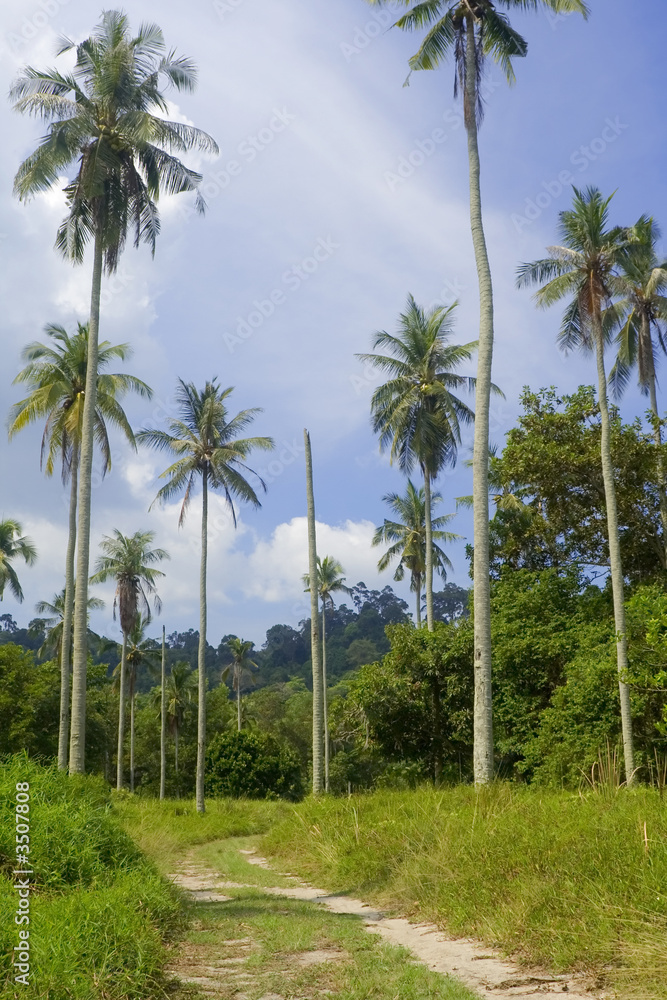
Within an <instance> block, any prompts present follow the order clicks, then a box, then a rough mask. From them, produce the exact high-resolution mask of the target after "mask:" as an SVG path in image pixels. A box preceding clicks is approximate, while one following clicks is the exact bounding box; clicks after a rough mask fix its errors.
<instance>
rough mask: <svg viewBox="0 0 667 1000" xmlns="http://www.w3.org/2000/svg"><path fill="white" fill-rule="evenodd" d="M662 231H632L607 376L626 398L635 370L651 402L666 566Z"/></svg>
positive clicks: (666, 308) (615, 278)
mask: <svg viewBox="0 0 667 1000" xmlns="http://www.w3.org/2000/svg"><path fill="white" fill-rule="evenodd" d="M660 235H661V234H660V230H659V228H658V226H657V225H656V223H655V222H654V221H653V219H649V218H647V217H646V216H642V217H641V218H640V219H639V221H638V222H637V223H636V224H635V225H634V226H633V228H632V230H631V233H630V242H629V244H628V246H627V247H626V249H625V250H624V252H623V253H622V254H621V257H620V260H619V267H618V271H617V273H616V274H614V275H612V277H611V280H610V287H611V289H612V291H613V293H614V295H616V296H618V297H619V298H618V300H617V301H616V302H615V303H614V304H613V306H612V307H611V309H610V310H609V312H608V316H607V317H606V318H607V319H608V320H610V321H611V322H613V323H615V325H617V326H618V328H619V330H618V338H617V344H618V355H617V358H616V363H615V364H614V367H613V368H612V370H611V372H610V375H609V383H610V385H611V387H612V391H613V393H614V395H615V396H616V397H617V398H618V397H619V396H621V395H622V393H623V391H624V389H625V387H626V385H627V384H628V381H629V380H630V373H631V371H632V369H633V368H635V367H636V368H637V374H638V380H639V388H640V389H641V391H642V393H644V395H646V396H648V397H649V400H650V406H651V413H652V414H653V428H654V435H655V443H656V447H657V462H656V464H657V469H658V480H659V484H660V516H661V520H662V536H663V544H664V546H665V564H666V565H667V495H666V492H665V470H664V464H663V460H662V431H661V427H660V414H659V412H658V398H657V392H656V367H657V359H656V354H657V353H658V352H659V351H660V352H662V353H665V352H667V342H666V341H665V331H664V329H663V326H662V324H663V323H664V322H665V321H667V295H666V293H667V261H663V260H661V259H660V258H659V257H658V252H657V243H658V240H659V239H660Z"/></svg>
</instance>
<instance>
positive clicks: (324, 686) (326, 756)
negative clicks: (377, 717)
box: [322, 601, 329, 792]
mask: <svg viewBox="0 0 667 1000" xmlns="http://www.w3.org/2000/svg"><path fill="white" fill-rule="evenodd" d="M322 717H323V720H324V728H323V735H324V790H325V792H328V791H329V699H328V697H327V626H326V611H325V604H324V601H322Z"/></svg>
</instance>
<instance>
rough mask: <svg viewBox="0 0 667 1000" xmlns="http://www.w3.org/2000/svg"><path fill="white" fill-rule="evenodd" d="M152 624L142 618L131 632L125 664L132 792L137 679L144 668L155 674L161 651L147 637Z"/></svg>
mask: <svg viewBox="0 0 667 1000" xmlns="http://www.w3.org/2000/svg"><path fill="white" fill-rule="evenodd" d="M149 623H150V617H149V618H145V617H143V618H141V619H140V620H138V621H137V623H136V625H135V626H134V628H133V629H132V631H131V632H130V635H129V637H128V639H129V641H128V645H127V652H126V654H125V663H126V665H127V688H128V697H129V699H130V791H131V792H133V791H134V716H135V700H136V694H137V678H138V675H139V671H140V670H141V669H142V668H144V667H145V668H147V669H148V670H149V671H151V672H154V671H155V669H156V668H157V663H158V657H159V655H160V650H159V648H158V647H157V646H156V643H155V640H154V639H147V638H146V637H145V634H146V628H147V627H148V625H149ZM116 670H118V667H117V668H116Z"/></svg>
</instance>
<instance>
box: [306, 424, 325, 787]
mask: <svg viewBox="0 0 667 1000" xmlns="http://www.w3.org/2000/svg"><path fill="white" fill-rule="evenodd" d="M303 439H304V443H305V448H306V496H307V502H308V576H309V578H310V649H311V657H312V663H313V795H319V794H320V793H321V792H322V731H323V723H324V702H323V685H322V664H321V662H320V637H319V635H318V633H319V628H318V620H319V608H318V606H317V591H318V587H317V578H318V577H317V539H316V535H315V495H314V493H313V458H312V454H311V450H310V434H309V433H308V431H307V430H304V432H303Z"/></svg>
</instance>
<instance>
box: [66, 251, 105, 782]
mask: <svg viewBox="0 0 667 1000" xmlns="http://www.w3.org/2000/svg"><path fill="white" fill-rule="evenodd" d="M101 290H102V237H101V235H100V233H99V232H98V233H97V235H96V236H95V254H94V258H93V281H92V291H91V296H90V323H89V324H88V359H87V364H86V389H85V397H84V401H83V421H82V425H83V426H82V429H81V458H80V473H79V501H78V508H79V514H78V524H77V558H76V579H77V587H76V594H75V599H74V657H73V664H72V722H71V726H70V746H69V769H70V771H71V772H72V773H77V774H83V772H84V770H85V761H86V669H87V665H88V564H89V562H90V504H91V492H92V472H93V448H94V445H95V409H96V406H97V355H98V341H99V328H100V293H101Z"/></svg>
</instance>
